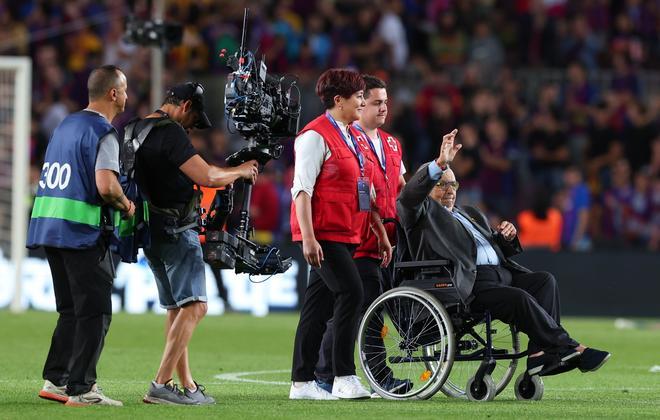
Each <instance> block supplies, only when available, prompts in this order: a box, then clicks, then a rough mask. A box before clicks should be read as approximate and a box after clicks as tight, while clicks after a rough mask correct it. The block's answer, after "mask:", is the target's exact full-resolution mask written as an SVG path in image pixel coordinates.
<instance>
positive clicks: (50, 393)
mask: <svg viewBox="0 0 660 420" xmlns="http://www.w3.org/2000/svg"><path fill="white" fill-rule="evenodd" d="M39 396H40V397H41V398H43V399H46V400H51V401H57V402H61V403H65V402H67V401H68V400H69V396H68V395H66V385H62V386H57V385H55V384H54V383H52V382H51V381H49V380H48V379H46V381H45V382H44V387H43V388H41V391H39Z"/></svg>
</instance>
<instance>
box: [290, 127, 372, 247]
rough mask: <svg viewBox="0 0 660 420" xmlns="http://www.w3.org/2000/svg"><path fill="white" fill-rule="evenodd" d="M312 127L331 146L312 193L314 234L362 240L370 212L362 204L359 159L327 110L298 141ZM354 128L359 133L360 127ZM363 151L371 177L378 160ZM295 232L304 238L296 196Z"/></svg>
mask: <svg viewBox="0 0 660 420" xmlns="http://www.w3.org/2000/svg"><path fill="white" fill-rule="evenodd" d="M309 130H314V131H316V132H317V133H319V134H320V135H321V137H323V140H324V141H325V143H326V145H327V146H328V148H329V149H330V157H329V158H328V160H326V161H325V162H324V163H323V165H322V166H321V172H320V173H319V175H318V177H317V178H316V184H315V185H314V193H313V194H312V225H313V227H314V236H315V237H316V240H318V241H333V242H342V243H349V244H359V243H360V242H361V235H362V232H363V230H364V225H365V224H367V218H368V216H369V212H366V211H360V209H359V206H358V192H357V180H358V177H359V176H360V165H359V164H358V160H357V158H356V157H355V155H354V154H353V151H352V150H351V149H350V148H349V147H348V145H347V144H346V141H345V140H344V139H343V138H342V137H341V136H340V134H339V132H338V131H337V129H336V128H335V126H333V125H332V123H331V122H330V120H328V118H327V117H326V116H325V114H324V115H321V116H319V117H317V118H316V119H314V120H313V121H311V122H310V123H309V124H307V125H306V126H305V128H303V129H302V131H300V133H298V137H297V138H296V141H300V135H301V134H303V133H304V132H306V131H309ZM350 130H351V132H352V133H353V135H354V136H355V137H357V136H358V133H357V130H355V129H354V128H351V129H350ZM363 155H364V170H365V176H366V177H367V178H369V179H371V178H372V173H373V172H374V168H373V166H374V165H375V163H374V162H373V158H372V157H371V155H370V154H365V153H364V152H363ZM291 236H292V240H293V241H302V233H301V231H300V225H299V223H298V217H297V215H296V204H295V198H294V200H292V202H291Z"/></svg>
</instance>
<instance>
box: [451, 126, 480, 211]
mask: <svg viewBox="0 0 660 420" xmlns="http://www.w3.org/2000/svg"><path fill="white" fill-rule="evenodd" d="M459 132H460V133H461V144H462V145H463V148H462V149H461V153H459V154H458V155H456V158H455V159H454V161H453V162H452V169H453V170H454V173H455V174H456V177H457V178H458V179H460V180H461V195H460V196H459V197H458V203H459V205H461V206H477V205H480V204H481V203H482V190H481V176H480V174H481V167H482V162H481V154H480V152H479V149H480V145H479V132H478V131H477V128H476V127H475V126H474V125H472V124H470V123H464V124H461V126H460V127H459Z"/></svg>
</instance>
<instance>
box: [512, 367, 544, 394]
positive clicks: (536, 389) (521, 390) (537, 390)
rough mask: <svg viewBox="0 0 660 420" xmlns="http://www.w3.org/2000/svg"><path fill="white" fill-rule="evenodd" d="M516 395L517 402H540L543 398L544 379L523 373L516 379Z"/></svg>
mask: <svg viewBox="0 0 660 420" xmlns="http://www.w3.org/2000/svg"><path fill="white" fill-rule="evenodd" d="M514 393H515V394H516V399H517V400H520V401H538V400H540V399H541V398H543V379H541V377H540V376H539V375H534V376H529V375H528V374H527V373H523V374H522V375H520V376H518V379H516V387H515V389H514Z"/></svg>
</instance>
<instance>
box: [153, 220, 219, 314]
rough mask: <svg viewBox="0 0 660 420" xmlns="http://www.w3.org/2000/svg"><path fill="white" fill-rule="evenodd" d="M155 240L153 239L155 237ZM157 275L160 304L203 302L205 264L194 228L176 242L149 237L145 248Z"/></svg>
mask: <svg viewBox="0 0 660 420" xmlns="http://www.w3.org/2000/svg"><path fill="white" fill-rule="evenodd" d="M154 239H155V240H154ZM144 255H145V256H146V257H147V261H148V262H149V267H151V271H152V272H153V273H154V277H155V278H156V286H158V297H159V300H160V306H162V307H163V308H165V309H175V308H180V307H182V306H184V305H185V304H187V303H190V302H195V301H198V302H206V301H207V300H208V299H207V297H206V277H205V265H204V259H203V257H202V246H201V245H200V243H199V236H197V231H195V230H193V229H188V230H186V231H184V232H182V233H181V234H180V235H179V240H178V241H177V242H176V243H172V242H167V241H162V240H158V239H157V238H152V242H151V247H150V248H149V249H145V250H144Z"/></svg>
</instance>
